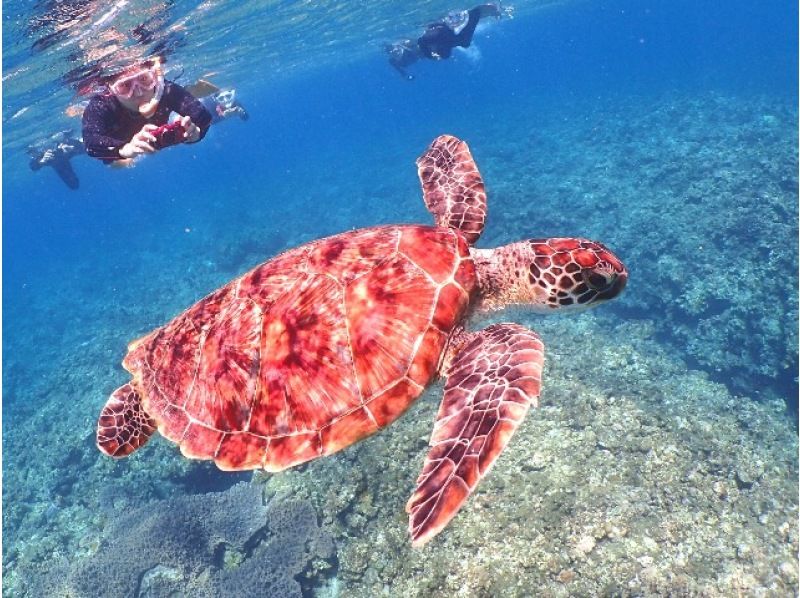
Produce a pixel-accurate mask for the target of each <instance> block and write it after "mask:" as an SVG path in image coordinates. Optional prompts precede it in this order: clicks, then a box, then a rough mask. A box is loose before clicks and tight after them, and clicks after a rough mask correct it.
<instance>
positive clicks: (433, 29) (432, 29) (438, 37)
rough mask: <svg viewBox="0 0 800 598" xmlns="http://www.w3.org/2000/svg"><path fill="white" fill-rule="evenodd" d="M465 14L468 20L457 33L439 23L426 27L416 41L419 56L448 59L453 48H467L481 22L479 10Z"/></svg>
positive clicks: (475, 9)
mask: <svg viewBox="0 0 800 598" xmlns="http://www.w3.org/2000/svg"><path fill="white" fill-rule="evenodd" d="M467 12H468V14H469V19H468V20H467V24H466V25H464V28H463V29H462V30H461V31H460V32H459V33H456V32H455V31H453V29H452V28H451V27H450V26H449V25H447V24H446V23H443V22H441V21H439V22H437V23H431V24H430V25H428V27H427V28H426V29H425V33H423V34H422V36H421V37H420V38H419V39H418V40H417V46H418V47H419V51H420V54H422V55H423V56H425V57H426V58H433V59H434V60H440V59H444V58H450V55H451V54H452V52H453V48H455V47H456V46H461V47H462V48H468V47H469V45H470V44H471V43H472V36H473V34H474V33H475V28H476V27H477V26H478V21H480V20H481V9H480V7H476V8H473V9H472V10H470V11H467Z"/></svg>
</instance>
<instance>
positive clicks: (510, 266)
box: [471, 238, 628, 312]
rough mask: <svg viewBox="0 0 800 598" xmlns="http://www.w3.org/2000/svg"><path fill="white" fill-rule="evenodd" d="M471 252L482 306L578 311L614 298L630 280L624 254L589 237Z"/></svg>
mask: <svg viewBox="0 0 800 598" xmlns="http://www.w3.org/2000/svg"><path fill="white" fill-rule="evenodd" d="M471 252H472V256H473V258H474V259H475V267H476V270H477V273H478V280H479V285H480V290H481V293H480V300H479V302H478V305H477V307H478V309H482V310H496V309H502V308H503V307H506V306H509V305H525V306H527V307H529V308H530V309H532V310H533V311H536V312H550V311H552V310H553V309H560V310H572V311H577V310H581V309H586V308H588V307H592V306H594V305H598V304H600V303H603V302H605V301H608V300H609V299H613V298H614V297H616V296H617V295H619V294H620V293H621V292H622V290H623V289H624V288H625V284H626V283H627V281H628V270H627V269H626V268H625V266H624V265H623V264H622V262H621V261H620V260H619V258H617V256H615V255H614V254H613V253H612V252H611V251H609V250H608V249H607V248H606V247H605V246H604V245H603V244H601V243H598V242H596V241H589V240H587V239H572V238H551V239H531V240H529V241H522V242H519V243H512V244H510V245H505V246H503V247H498V248H497V249H472V250H471Z"/></svg>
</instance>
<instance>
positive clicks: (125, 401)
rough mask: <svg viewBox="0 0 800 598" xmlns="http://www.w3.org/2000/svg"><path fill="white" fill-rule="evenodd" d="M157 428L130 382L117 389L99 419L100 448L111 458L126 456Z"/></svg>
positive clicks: (98, 442) (142, 443)
mask: <svg viewBox="0 0 800 598" xmlns="http://www.w3.org/2000/svg"><path fill="white" fill-rule="evenodd" d="M155 431H156V422H155V421H153V418H151V417H150V416H149V415H147V413H145V411H144V409H142V397H141V395H140V394H139V392H138V391H137V390H136V389H135V388H134V387H133V386H132V385H131V384H125V385H123V386H120V387H119V388H118V389H117V390H115V391H114V392H113V393H112V394H111V396H110V397H109V399H108V402H106V405H105V407H103V410H102V411H101V412H100V417H99V418H98V420H97V448H99V449H100V450H101V451H102V452H104V453H105V454H106V455H108V456H109V457H115V458H121V457H127V456H128V455H130V454H131V453H132V452H134V451H135V450H137V449H138V448H140V447H142V446H143V445H144V444H145V443H146V442H147V441H148V440H149V439H150V436H152V434H153V432H155Z"/></svg>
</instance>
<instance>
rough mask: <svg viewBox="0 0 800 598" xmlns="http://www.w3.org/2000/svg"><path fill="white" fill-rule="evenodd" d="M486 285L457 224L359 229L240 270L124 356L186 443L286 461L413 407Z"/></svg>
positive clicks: (229, 462)
mask: <svg viewBox="0 0 800 598" xmlns="http://www.w3.org/2000/svg"><path fill="white" fill-rule="evenodd" d="M476 284H477V283H476V276H475V269H474V264H473V262H472V259H471V258H470V256H469V248H468V244H467V242H466V240H465V238H464V236H463V235H462V233H460V232H459V231H457V230H454V229H450V228H444V227H431V226H387V227H375V228H368V229H361V230H356V231H351V232H347V233H343V234H340V235H336V236H334V237H329V238H326V239H321V240H319V241H315V242H313V243H309V244H306V245H303V246H301V247H298V248H296V249H293V250H291V251H288V252H286V253H283V254H281V255H279V256H277V257H276V258H274V259H272V260H270V261H268V262H266V263H264V264H262V265H260V266H258V267H256V268H254V269H253V270H251V271H250V272H247V273H246V274H244V275H243V276H241V277H239V278H237V279H235V280H233V281H231V282H230V283H229V284H227V285H226V286H224V287H222V288H221V289H219V290H217V291H216V292H214V293H211V294H210V295H208V296H207V297H205V298H204V299H202V300H200V301H199V302H197V303H196V304H195V305H194V306H192V307H191V308H189V309H188V310H186V311H185V312H183V313H182V314H180V315H179V316H178V317H176V318H175V319H174V320H172V321H171V322H169V323H168V324H166V325H165V326H162V327H161V328H158V329H156V330H154V331H153V332H152V333H150V334H149V335H147V336H145V337H144V338H142V339H140V340H138V341H135V342H134V343H131V345H130V346H129V353H128V355H127V356H126V358H125V360H124V361H123V365H124V366H125V368H126V369H127V370H128V371H129V372H131V374H132V375H133V383H134V384H135V385H136V387H137V388H138V389H139V390H140V391H141V393H142V405H143V407H144V409H145V411H146V412H147V413H148V414H150V415H151V416H152V417H153V419H154V420H155V421H156V423H157V425H158V430H159V432H161V434H162V435H164V436H165V437H167V438H168V439H170V440H172V441H174V442H176V443H179V444H180V447H181V451H182V452H183V454H184V455H186V456H187V457H193V458H199V459H214V461H215V462H216V463H217V465H218V466H219V467H220V468H222V469H225V470H240V469H257V468H264V469H266V470H268V471H280V470H282V469H285V468H287V467H291V466H292V465H296V464H298V463H302V462H304V461H308V460H310V459H313V458H315V457H318V456H322V455H328V454H330V453H333V452H335V451H337V450H339V449H342V448H344V447H346V446H348V445H350V444H352V443H353V442H356V441H358V440H360V439H362V438H364V437H365V436H368V435H370V434H372V433H374V432H376V431H377V430H379V429H381V428H383V427H384V426H386V425H387V424H389V423H391V422H392V421H393V420H394V419H396V418H397V417H398V416H399V415H400V414H401V413H403V412H404V411H405V410H406V408H407V407H408V406H409V405H410V404H411V402H412V401H413V400H414V399H416V398H417V397H418V396H419V395H420V394H421V393H422V391H423V389H424V387H425V385H426V384H428V382H429V381H430V380H431V378H432V377H433V376H434V375H435V374H436V372H437V369H438V366H439V363H440V359H441V356H442V353H443V350H444V348H445V346H446V343H447V339H448V338H449V335H450V333H451V332H452V331H453V328H454V327H455V326H456V325H457V324H458V322H459V321H460V320H461V319H462V318H463V317H464V315H465V312H466V310H467V307H468V305H469V302H470V299H471V296H472V294H473V291H474V290H475V288H476Z"/></svg>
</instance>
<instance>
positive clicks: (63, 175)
mask: <svg viewBox="0 0 800 598" xmlns="http://www.w3.org/2000/svg"><path fill="white" fill-rule="evenodd" d="M50 166H52V167H53V169H54V170H55V171H56V173H57V174H58V176H59V178H60V179H61V180H62V181H64V184H65V185H66V186H67V187H69V188H70V189H77V188H78V187H79V186H80V181H78V175H76V174H75V171H74V170H73V169H72V164H70V163H69V160H67V159H66V158H65V159H62V160H58V159H56V160H53V161H52V162H50Z"/></svg>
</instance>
